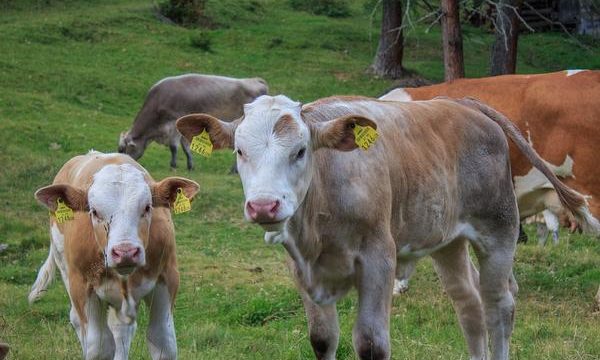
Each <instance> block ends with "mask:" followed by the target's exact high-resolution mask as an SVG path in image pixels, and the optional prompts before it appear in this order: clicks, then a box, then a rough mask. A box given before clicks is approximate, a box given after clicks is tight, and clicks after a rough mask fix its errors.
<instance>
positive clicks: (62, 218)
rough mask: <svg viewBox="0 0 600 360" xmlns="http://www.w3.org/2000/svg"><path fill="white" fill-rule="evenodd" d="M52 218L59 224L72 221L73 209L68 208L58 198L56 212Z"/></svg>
mask: <svg viewBox="0 0 600 360" xmlns="http://www.w3.org/2000/svg"><path fill="white" fill-rule="evenodd" d="M54 217H55V218H56V222H57V223H59V224H63V223H65V222H67V221H69V220H73V219H74V216H73V209H71V208H70V207H68V206H67V204H65V203H64V202H63V201H62V200H61V199H60V198H59V199H56V211H55V212H54Z"/></svg>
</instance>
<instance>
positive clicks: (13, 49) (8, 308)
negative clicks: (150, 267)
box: [0, 0, 600, 359]
mask: <svg viewBox="0 0 600 360" xmlns="http://www.w3.org/2000/svg"><path fill="white" fill-rule="evenodd" d="M213 3H219V2H218V1H216V2H213ZM221 3H223V2H221ZM153 4H154V2H151V1H147V0H146V1H141V0H127V1H117V0H114V1H84V0H71V1H52V0H49V1H35V0H25V1H17V0H8V1H3V2H0V54H2V56H0V163H2V171H0V198H1V199H2V201H1V202H0V213H1V214H2V215H1V216H0V243H7V244H8V245H9V247H8V249H7V250H6V251H4V252H2V253H0V339H1V340H4V341H7V342H9V343H10V344H11V345H12V348H13V351H12V353H11V355H10V356H9V358H10V359H72V358H77V357H78V356H80V348H79V344H78V342H77V339H76V336H75V333H74V331H73V330H72V329H71V326H70V325H69V320H68V312H69V305H68V303H69V302H68V297H67V295H66V292H65V291H64V287H63V286H62V284H61V283H60V281H58V280H57V281H56V282H55V284H54V285H52V286H51V288H50V290H49V291H48V293H47V294H46V296H45V297H44V298H43V299H42V300H41V301H40V302H39V303H36V304H35V305H34V306H31V307H30V306H29V305H28V304H27V300H26V297H27V294H28V290H29V287H30V286H31V284H32V283H33V281H34V279H35V276H36V273H37V270H38V268H39V266H40V265H41V264H42V262H43V260H44V259H45V258H46V256H47V251H48V241H49V236H48V231H47V224H48V220H47V211H45V210H44V209H42V208H41V207H40V206H39V205H37V204H36V202H35V201H34V199H33V196H32V194H33V192H34V191H35V190H36V189H37V188H39V187H41V186H44V185H47V184H49V183H50V182H51V181H52V178H53V177H54V175H55V174H56V172H57V171H58V169H59V168H60V166H61V165H62V164H63V163H64V162H65V161H66V160H68V159H69V158H71V157H72V156H74V155H76V154H81V153H84V152H86V151H88V150H89V149H91V148H94V149H96V150H100V151H105V152H111V151H115V150H116V143H117V139H118V134H119V132H120V131H122V130H125V129H126V128H128V127H129V126H130V124H131V122H132V119H133V117H134V116H135V114H136V112H137V111H138V110H139V107H140V106H141V103H142V101H143V98H144V96H145V93H146V91H147V90H148V88H149V87H150V86H151V85H152V84H153V83H154V82H156V81H157V80H159V79H161V78H163V77H165V76H169V75H177V74H182V73H186V72H199V73H211V74H221V75H229V76H236V77H253V76H261V77H263V78H264V79H266V80H267V81H268V82H269V84H270V92H271V93H272V94H278V93H285V94H286V95H288V96H290V97H291V98H293V99H297V100H300V101H303V102H307V101H311V100H314V99H316V98H319V97H323V96H328V95H332V94H361V95H369V96H375V95H378V94H380V93H381V92H383V90H385V89H386V88H388V87H389V86H390V82H389V81H383V80H376V79H372V78H370V77H368V76H367V75H365V73H364V70H365V68H366V67H367V66H368V65H369V63H370V61H371V59H372V57H373V54H374V50H375V48H376V45H377V44H376V39H377V30H378V27H377V26H376V24H377V22H376V21H375V25H373V26H371V25H370V19H369V15H368V14H367V13H366V12H365V11H364V10H363V6H362V1H356V2H354V3H353V7H352V16H351V17H349V18H342V19H330V18H327V17H323V16H314V15H310V14H308V13H305V12H296V11H292V10H291V8H289V7H288V5H287V1H275V0H259V1H255V2H253V4H254V5H253V6H252V7H248V6H244V1H243V0H228V1H227V2H225V3H224V4H221V5H220V6H221V7H218V8H217V9H216V10H215V11H216V14H217V15H216V16H218V22H219V24H220V26H219V27H217V28H215V29H213V30H209V31H206V33H207V34H208V35H207V36H209V37H210V39H211V40H210V44H211V45H210V47H209V48H210V51H204V50H202V49H200V48H198V47H195V46H193V45H192V42H191V41H190V38H197V37H198V36H200V35H198V33H199V30H197V29H185V28H181V27H175V26H172V25H169V24H166V23H163V22H160V21H158V20H157V19H156V17H155V16H154V15H153V10H152V7H153ZM228 4H229V5H228ZM230 4H233V5H230ZM215 6H217V5H215ZM203 36H206V35H203ZM490 42H491V37H490V35H488V34H485V33H482V32H480V31H479V30H477V29H472V28H466V29H465V58H466V60H465V62H466V66H467V69H466V70H467V75H468V76H481V75H484V74H485V73H486V68H487V57H488V46H489V44H490ZM590 45H591V46H592V48H591V49H590V50H584V49H582V48H581V47H578V46H576V45H575V44H574V43H573V42H572V41H571V40H570V39H568V38H567V37H565V36H563V35H561V34H556V33H550V34H533V35H526V36H523V37H522V38H521V40H520V56H519V65H518V66H519V71H520V72H528V73H533V72H547V71H554V70H559V69H566V68H600V49H599V48H598V47H593V46H594V44H593V43H591V44H590ZM406 66H407V67H408V68H410V69H412V70H415V71H417V72H419V73H420V74H421V76H423V77H425V78H428V79H432V80H441V78H442V77H443V67H442V65H441V46H440V34H439V29H437V28H433V29H432V30H431V31H430V32H429V33H425V32H424V29H423V28H417V29H414V30H413V31H412V32H411V33H410V34H409V37H408V40H407V50H406ZM168 159H169V155H168V150H167V149H166V148H163V147H160V146H158V145H156V144H155V145H152V146H150V148H149V149H148V151H147V152H146V155H145V156H144V157H143V158H142V159H141V163H142V165H144V166H145V167H146V168H147V169H148V170H149V171H150V172H151V173H152V174H153V176H154V177H155V178H157V179H160V178H163V177H165V176H169V175H172V174H178V175H182V176H188V177H191V178H193V179H195V180H197V181H198V182H199V183H200V184H201V192H200V195H199V197H198V200H197V201H196V202H195V203H194V209H193V210H192V212H191V213H188V214H186V215H181V216H177V217H176V218H175V223H176V229H177V235H178V237H177V244H178V257H179V263H180V271H181V275H182V284H181V289H180V293H179V296H178V298H177V304H176V307H175V322H176V328H177V336H178V345H179V353H180V358H182V359H299V358H310V357H311V356H312V351H311V349H310V345H309V341H308V339H307V334H306V322H305V318H304V311H303V309H302V305H301V302H300V299H299V297H298V295H297V293H296V291H295V290H294V288H293V286H292V283H291V281H290V279H289V276H288V274H287V270H286V268H285V266H284V258H285V254H284V251H283V249H282V248H281V247H278V246H267V245H265V244H264V242H263V241H262V233H261V231H260V229H259V228H257V227H254V226H251V225H249V224H247V223H245V222H244V221H243V220H242V202H243V196H242V191H241V186H240V183H239V180H238V178H236V177H234V176H228V175H226V174H227V172H228V168H229V165H230V164H231V162H232V159H233V157H232V155H231V154H230V152H229V151H222V152H217V154H215V155H214V156H213V157H211V158H210V159H197V160H196V161H197V169H196V170H195V171H193V172H191V173H188V172H187V171H185V170H183V166H182V167H181V168H180V169H179V170H177V171H175V172H173V171H170V170H169V169H168ZM179 163H180V164H184V163H185V162H184V159H183V156H180V159H179ZM180 166H181V165H180ZM531 235H532V236H533V234H531ZM516 276H517V279H518V281H519V283H520V288H521V292H520V294H519V297H518V305H517V306H518V312H517V323H516V328H515V333H514V337H513V341H512V355H513V358H515V359H598V358H600V342H599V341H598V339H599V338H600V326H599V322H600V318H599V317H598V315H593V314H592V313H591V299H592V297H593V294H594V292H595V290H596V289H597V286H598V283H600V243H599V242H598V241H595V240H593V239H590V238H588V237H585V236H579V235H568V234H562V242H561V245H560V246H558V247H547V248H538V247H537V246H536V245H535V244H531V243H530V244H529V245H526V246H520V247H519V250H518V254H517V261H516ZM356 305H357V301H356V295H355V293H351V294H350V296H348V297H347V298H346V299H345V300H343V301H341V302H340V304H339V313H340V322H341V328H342V336H341V340H340V347H339V351H338V358H339V359H352V358H353V353H352V341H351V328H352V324H353V319H354V316H355V309H356ZM146 323H147V313H146V311H145V309H144V308H142V310H141V313H140V326H139V327H138V333H137V335H136V338H135V339H134V344H133V354H132V358H133V359H146V358H149V357H148V354H147V351H146V345H145V341H144V338H145V331H144V325H145V324H146ZM392 346H393V357H394V358H395V359H465V358H466V357H467V352H466V347H465V345H464V342H463V339H462V335H461V334H460V330H459V328H458V324H457V322H456V319H455V316H454V314H453V310H452V306H451V305H450V303H449V300H448V299H447V298H446V297H445V295H443V294H442V292H441V291H440V288H439V283H438V280H437V278H436V276H435V274H434V272H433V270H432V268H431V264H430V262H429V261H428V260H424V261H422V262H421V263H420V265H419V268H418V271H417V274H416V276H415V278H414V280H413V287H412V289H411V290H410V292H409V293H408V294H407V295H406V296H402V297H400V298H397V299H395V300H394V309H393V318H392Z"/></svg>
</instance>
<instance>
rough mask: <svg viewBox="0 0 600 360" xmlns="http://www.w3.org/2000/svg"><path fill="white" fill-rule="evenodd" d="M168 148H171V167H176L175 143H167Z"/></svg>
mask: <svg viewBox="0 0 600 360" xmlns="http://www.w3.org/2000/svg"><path fill="white" fill-rule="evenodd" d="M169 150H171V168H173V169H175V168H176V167H177V143H175V144H169Z"/></svg>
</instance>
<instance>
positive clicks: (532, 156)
mask: <svg viewBox="0 0 600 360" xmlns="http://www.w3.org/2000/svg"><path fill="white" fill-rule="evenodd" d="M458 102H459V103H461V104H463V105H466V106H469V107H471V108H475V109H477V110H479V111H480V112H482V113H483V114H485V115H486V116H487V117H488V118H490V119H492V120H493V121H494V122H495V123H496V124H498V125H500V127H501V128H502V130H503V131H504V133H505V134H506V135H507V136H508V137H509V138H510V139H511V140H512V141H513V142H514V144H515V145H516V146H517V148H518V149H519V150H520V151H521V153H523V155H525V157H526V158H527V159H528V160H529V162H531V164H532V165H533V166H534V167H535V168H536V169H538V170H539V171H541V172H542V174H544V176H546V178H547V179H548V180H549V181H550V183H551V184H552V185H553V186H554V189H555V190H556V193H557V194H558V198H559V200H560V203H561V204H562V205H563V207H564V208H566V209H567V210H568V211H569V212H571V214H572V215H573V216H574V217H575V219H576V220H577V221H578V222H579V225H580V226H581V228H582V229H583V231H585V232H587V233H591V234H596V235H598V234H600V222H598V220H597V219H596V218H595V217H594V216H593V215H592V214H591V213H590V210H589V208H588V203H587V200H586V198H585V196H583V195H582V194H580V193H578V192H577V191H575V190H573V189H571V188H570V187H568V186H567V185H565V184H563V183H562V181H560V180H559V179H558V178H557V177H556V175H555V174H554V173H553V172H552V170H551V169H550V168H549V167H548V165H546V163H545V162H544V160H542V158H541V157H540V156H539V155H538V153H537V152H536V151H535V150H534V149H533V147H531V145H530V144H529V143H528V142H527V140H526V139H525V137H523V134H521V131H520V130H519V129H518V128H517V127H516V125H515V124H513V122H512V121H510V120H509V119H508V118H507V117H506V116H504V115H503V114H501V113H500V112H498V111H496V110H494V109H492V108H491V107H489V106H488V105H486V104H484V103H482V102H481V101H479V100H477V99H474V98H470V97H467V98H464V99H460V100H458Z"/></svg>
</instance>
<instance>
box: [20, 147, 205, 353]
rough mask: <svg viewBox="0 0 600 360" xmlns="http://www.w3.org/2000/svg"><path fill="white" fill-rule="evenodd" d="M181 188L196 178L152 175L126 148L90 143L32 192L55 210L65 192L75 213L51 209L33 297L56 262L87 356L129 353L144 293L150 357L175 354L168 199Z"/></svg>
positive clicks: (193, 187) (175, 281)
mask: <svg viewBox="0 0 600 360" xmlns="http://www.w3.org/2000/svg"><path fill="white" fill-rule="evenodd" d="M179 189H181V190H179ZM178 191H182V192H183V193H184V194H185V195H186V196H187V197H188V198H190V199H191V198H193V197H194V195H195V194H196V193H197V191H198V184H196V183H195V182H193V181H191V180H188V179H184V178H180V177H169V178H166V179H164V180H162V181H159V182H155V181H154V180H153V179H152V177H150V175H149V174H148V172H146V170H144V168H142V167H141V166H140V165H139V164H138V163H136V162H135V161H134V160H133V159H131V158H130V157H129V156H127V155H121V154H102V153H99V152H95V151H92V152H90V153H88V154H87V155H81V156H76V157H74V158H72V159H71V160H69V161H68V162H67V163H66V164H65V165H64V166H63V167H62V168H61V170H60V171H59V172H58V174H57V175H56V177H55V179H54V182H53V183H52V185H50V186H46V187H43V188H41V189H39V190H38V191H37V192H36V193H35V197H36V199H37V200H38V201H39V202H40V203H42V204H43V205H44V206H46V207H47V208H48V209H50V210H51V211H56V208H57V201H58V200H60V201H62V202H64V203H65V204H66V205H67V206H68V207H69V208H71V209H72V210H73V211H74V216H73V219H72V220H67V221H66V222H62V223H60V224H59V223H58V222H57V219H56V218H54V217H52V216H51V218H50V219H51V220H50V234H51V240H52V241H51V243H50V253H49V254H48V258H47V259H46V262H45V263H44V264H43V265H42V268H41V269H40V271H39V273H38V277H37V279H36V281H35V283H34V285H33V287H32V290H31V293H30V294H29V301H30V302H33V301H35V300H37V299H38V298H40V297H41V295H43V292H44V291H45V290H46V288H47V287H48V285H49V283H50V282H51V280H52V278H53V277H54V272H55V269H56V268H57V267H58V269H59V271H60V274H61V276H62V280H63V282H64V284H65V288H66V289H67V292H68V293H69V298H70V299H71V313H70V319H71V323H72V324H73V326H74V328H75V331H76V332H77V336H78V338H79V341H80V343H81V347H82V349H83V354H84V357H85V358H86V359H113V358H114V359H126V358H127V356H128V353H129V347H130V345H131V340H132V338H133V335H134V333H135V329H136V326H137V325H136V314H137V309H138V306H139V305H140V303H141V301H142V300H144V301H145V302H146V304H147V305H148V306H149V313H150V321H149V325H148V332H147V343H148V348H149V350H150V353H151V356H152V358H153V359H174V358H176V357H177V344H176V341H175V328H174V325H173V312H172V310H173V302H174V300H175V295H176V293H177V288H178V286H179V272H178V271H177V261H176V257H175V234H174V229H173V222H172V221H171V213H170V210H169V207H170V206H171V204H173V201H174V200H175V199H176V194H177V192H178Z"/></svg>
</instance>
